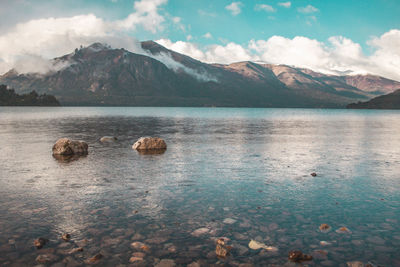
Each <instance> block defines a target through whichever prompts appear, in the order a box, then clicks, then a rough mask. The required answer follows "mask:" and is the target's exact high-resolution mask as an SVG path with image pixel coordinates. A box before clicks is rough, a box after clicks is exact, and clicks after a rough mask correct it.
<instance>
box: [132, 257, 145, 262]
mask: <svg viewBox="0 0 400 267" xmlns="http://www.w3.org/2000/svg"><path fill="white" fill-rule="evenodd" d="M142 260H143V258H140V257H131V258H130V259H129V262H130V263H134V262H137V261H142Z"/></svg>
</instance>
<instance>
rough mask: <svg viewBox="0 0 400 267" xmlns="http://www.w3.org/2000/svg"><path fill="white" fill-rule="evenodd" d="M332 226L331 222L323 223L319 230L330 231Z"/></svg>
mask: <svg viewBox="0 0 400 267" xmlns="http://www.w3.org/2000/svg"><path fill="white" fill-rule="evenodd" d="M331 229H332V228H331V227H330V226H329V224H326V223H323V224H321V225H320V226H319V230H320V231H321V232H322V233H328V232H329V231H330V230H331Z"/></svg>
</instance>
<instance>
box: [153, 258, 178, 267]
mask: <svg viewBox="0 0 400 267" xmlns="http://www.w3.org/2000/svg"><path fill="white" fill-rule="evenodd" d="M155 266H156V267H174V266H176V264H175V261H174V260H171V259H163V260H161V261H160V262H159V263H157V264H156V265H155Z"/></svg>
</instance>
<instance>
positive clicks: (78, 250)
mask: <svg viewBox="0 0 400 267" xmlns="http://www.w3.org/2000/svg"><path fill="white" fill-rule="evenodd" d="M82 251H83V248H82V247H78V248H73V249H71V250H70V251H69V252H68V254H75V253H77V252H82Z"/></svg>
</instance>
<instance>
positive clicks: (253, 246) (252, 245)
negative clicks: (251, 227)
mask: <svg viewBox="0 0 400 267" xmlns="http://www.w3.org/2000/svg"><path fill="white" fill-rule="evenodd" d="M249 248H251V249H254V250H257V249H260V248H262V249H265V250H268V251H273V252H275V251H278V248H277V247H272V246H267V245H265V244H263V243H260V242H257V241H255V240H253V239H252V240H251V241H250V242H249Z"/></svg>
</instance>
